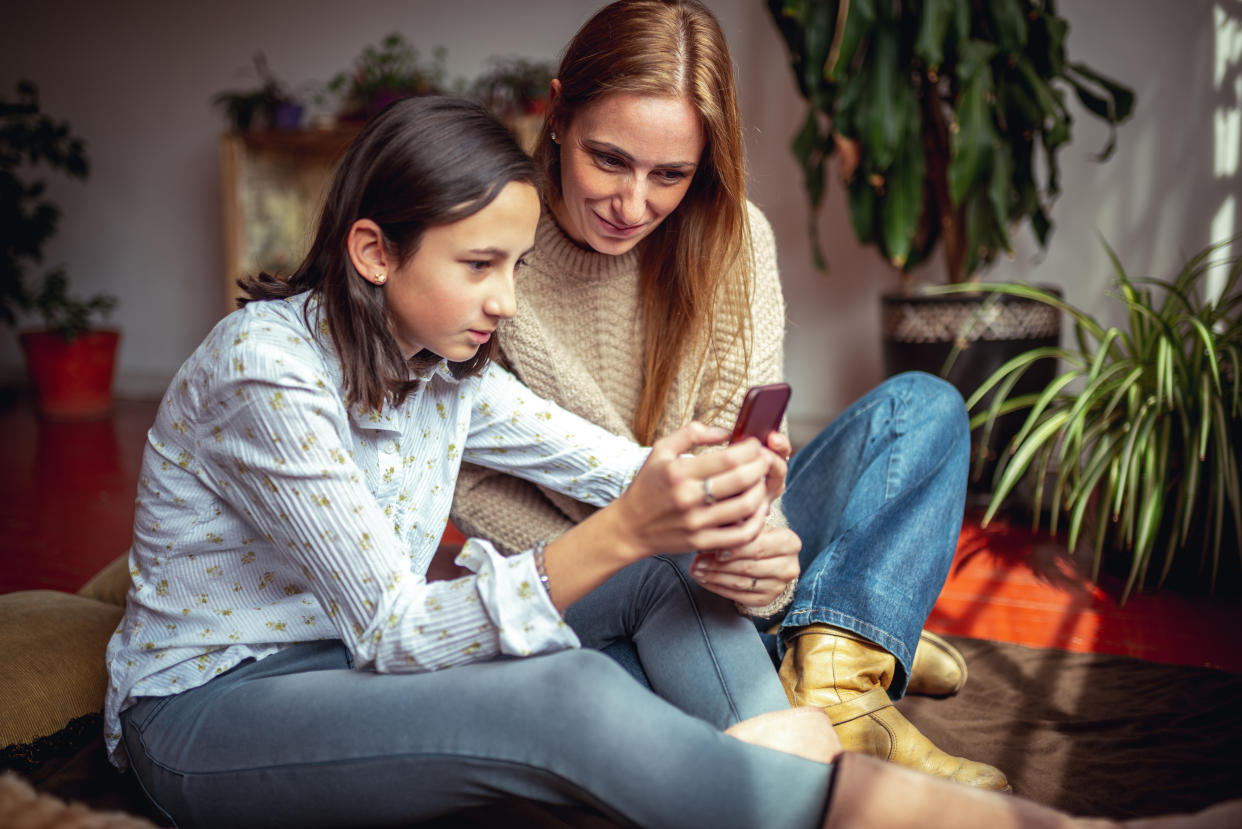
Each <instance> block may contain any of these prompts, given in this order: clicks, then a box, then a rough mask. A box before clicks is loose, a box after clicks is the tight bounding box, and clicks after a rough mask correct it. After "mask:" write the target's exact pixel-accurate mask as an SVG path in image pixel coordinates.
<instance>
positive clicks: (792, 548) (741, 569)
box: [690, 527, 802, 607]
mask: <svg viewBox="0 0 1242 829" xmlns="http://www.w3.org/2000/svg"><path fill="white" fill-rule="evenodd" d="M800 552H802V540H801V539H800V538H798V536H797V534H796V533H794V531H793V530H790V529H786V528H784V527H764V529H763V532H762V533H761V534H760V535H759V537H758V538H756V539H755V540H754V541H752V542H750V543H749V544H744V545H742V546H741V547H736V548H733V549H728V550H722V551H719V552H715V553H701V554H699V555H698V556H695V559H694V563H693V564H691V566H690V575H691V576H692V577H693V578H694V580H695V581H697V582H698V583H699V584H701V585H703V587H705V588H706V589H708V590H710V591H712V592H713V593H717V594H719V595H721V596H724V597H725V598H726V599H732V600H733V601H735V602H737V603H738V604H741V605H744V606H746V607H764V606H766V605H768V604H771V603H772V602H773V601H775V600H776V597H777V596H779V595H780V594H781V593H782V592H784V590H785V586H786V585H787V584H789V582H791V581H793V580H794V579H796V578H797V577H798V573H799V572H801V567H800V565H799V564H798V553H800Z"/></svg>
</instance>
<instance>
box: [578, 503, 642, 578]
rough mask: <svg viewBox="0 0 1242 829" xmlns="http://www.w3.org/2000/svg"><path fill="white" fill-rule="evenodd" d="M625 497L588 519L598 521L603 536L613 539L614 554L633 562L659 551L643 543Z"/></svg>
mask: <svg viewBox="0 0 1242 829" xmlns="http://www.w3.org/2000/svg"><path fill="white" fill-rule="evenodd" d="M624 499H625V496H624V495H622V496H621V497H620V498H618V499H617V500H615V501H613V502H612V503H611V504H609V505H608V506H606V507H604V508H603V509H601V510H599V511H598V512H596V513H595V514H594V515H592V516H591V517H590V518H588V519H587V520H588V521H596V522H598V523H599V524H600V525H601V527H600V531H601V534H602V536H603V537H604V538H608V539H612V540H613V546H614V554H615V555H617V556H618V557H620V558H622V559H623V560H624V561H625V563H626V564H632V563H634V562H636V561H641V560H642V559H644V558H649V557H650V556H652V555H654V554H655V553H656V552H658V551H657V550H652V549H649V546H650V545H647V544H645V543H643V541H642V538H641V537H640V535H639V533H638V529H637V528H638V523H637V521H636V520H635V517H634V516H631V515H630V514H629V510H628V509H626V503H625V500H624Z"/></svg>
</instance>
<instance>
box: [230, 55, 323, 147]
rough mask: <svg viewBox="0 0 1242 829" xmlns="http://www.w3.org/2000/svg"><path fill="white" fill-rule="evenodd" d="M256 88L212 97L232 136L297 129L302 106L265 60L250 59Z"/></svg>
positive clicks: (256, 56) (262, 56)
mask: <svg viewBox="0 0 1242 829" xmlns="http://www.w3.org/2000/svg"><path fill="white" fill-rule="evenodd" d="M254 68H255V72H256V73H257V75H258V77H259V81H260V85H259V86H257V87H255V88H253V89H234V90H227V91H224V92H219V93H217V94H216V95H214V96H212V99H211V100H212V103H214V104H215V105H216V106H218V107H220V108H221V109H223V110H224V113H225V115H226V116H227V117H228V119H229V124H230V126H231V127H232V129H233V130H234V131H235V132H250V131H252V130H267V129H275V130H293V129H297V128H298V127H299V126H301V123H302V112H303V107H302V104H301V103H299V102H298V100H297V98H296V97H295V96H294V95H293V94H292V93H290V92H289V91H288V90H287V89H285V87H284V85H283V84H282V83H281V82H280V81H279V80H277V78H276V76H275V75H274V74H272V70H271V69H270V68H269V67H268V65H267V57H266V56H265V55H264V54H263V53H262V52H259V53H256V54H255V56H254Z"/></svg>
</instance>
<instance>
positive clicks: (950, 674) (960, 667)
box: [906, 630, 966, 697]
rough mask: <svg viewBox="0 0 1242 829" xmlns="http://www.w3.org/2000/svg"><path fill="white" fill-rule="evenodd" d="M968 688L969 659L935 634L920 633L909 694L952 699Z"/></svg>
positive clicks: (907, 690) (907, 688)
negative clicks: (967, 663)
mask: <svg viewBox="0 0 1242 829" xmlns="http://www.w3.org/2000/svg"><path fill="white" fill-rule="evenodd" d="M965 684H966V658H965V657H964V656H962V652H961V651H959V650H958V649H957V648H955V647H953V646H952V645H950V644H949V643H948V642H946V641H945V640H943V639H941V638H940V637H939V636H937V635H936V634H934V633H932V632H931V631H928V630H925V631H923V632H922V633H920V634H919V645H918V647H917V648H915V649H914V664H912V665H911V666H910V681H909V682H908V683H907V684H906V693H907V694H923V695H925V696H929V697H951V696H953V695H954V694H956V693H957V692H958V691H960V690H962V686H963V685H965Z"/></svg>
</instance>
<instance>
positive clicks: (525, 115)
mask: <svg viewBox="0 0 1242 829" xmlns="http://www.w3.org/2000/svg"><path fill="white" fill-rule="evenodd" d="M489 63H490V68H489V69H488V70H487V71H486V72H484V73H483V74H482V75H480V76H479V77H478V78H477V79H475V81H474V83H473V84H472V85H471V94H472V95H473V96H474V97H476V98H478V99H479V100H480V101H482V102H483V104H484V105H485V106H486V107H487V108H488V109H490V110H491V111H492V113H494V114H495V115H496V117H497V118H499V119H501V120H502V121H504V122H505V124H507V125H508V126H509V129H511V130H512V131H513V133H514V135H515V136H517V139H518V142H519V143H520V144H521V145H522V146H523V147H525V148H526V150H527V151H528V152H529V151H531V150H533V149H534V144H535V141H537V140H538V138H539V130H540V128H541V127H542V126H543V117H544V114H545V112H546V111H547V106H548V91H549V88H550V87H551V84H552V77H553V76H554V75H555V74H556V68H555V66H553V65H552V64H551V63H548V62H547V61H537V60H530V59H528V58H520V57H502V58H492V59H491V60H490V61H489Z"/></svg>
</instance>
